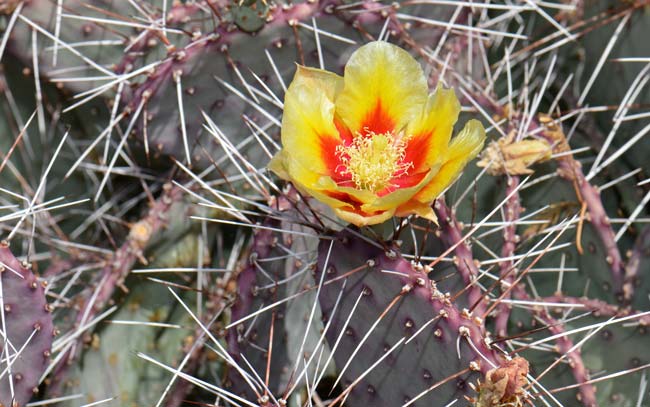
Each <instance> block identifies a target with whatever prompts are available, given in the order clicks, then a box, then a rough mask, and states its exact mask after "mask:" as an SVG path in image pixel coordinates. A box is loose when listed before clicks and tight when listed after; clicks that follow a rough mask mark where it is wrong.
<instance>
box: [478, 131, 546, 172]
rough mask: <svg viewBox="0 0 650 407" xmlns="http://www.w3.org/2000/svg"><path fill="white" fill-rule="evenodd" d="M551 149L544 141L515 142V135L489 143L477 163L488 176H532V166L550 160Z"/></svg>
mask: <svg viewBox="0 0 650 407" xmlns="http://www.w3.org/2000/svg"><path fill="white" fill-rule="evenodd" d="M551 153H552V148H551V146H550V145H549V144H548V142H546V140H540V139H527V140H519V141H515V133H514V132H511V133H510V134H508V137H504V138H500V139H499V140H497V141H493V142H491V143H490V144H489V145H488V146H487V147H486V149H485V150H483V153H481V160H480V161H479V162H478V163H477V165H478V166H479V167H483V168H485V167H487V172H488V174H490V175H506V174H508V175H525V174H532V173H533V170H532V169H531V168H530V167H531V166H533V165H534V164H537V163H541V162H544V161H547V160H549V159H550V158H551Z"/></svg>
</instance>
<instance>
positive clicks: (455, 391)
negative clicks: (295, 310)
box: [316, 231, 502, 407]
mask: <svg viewBox="0 0 650 407" xmlns="http://www.w3.org/2000/svg"><path fill="white" fill-rule="evenodd" d="M335 237H336V239H335V240H334V241H333V242H332V241H329V240H327V241H322V242H321V244H320V247H319V258H318V271H317V273H318V275H317V278H316V280H319V279H320V277H321V276H322V274H321V273H326V275H325V279H324V283H323V286H322V291H321V295H320V297H319V302H320V305H321V308H322V310H323V315H324V318H325V319H327V320H328V321H330V320H331V322H332V323H331V326H330V329H328V331H327V332H326V338H327V340H328V342H329V344H330V346H331V348H332V349H333V355H334V360H335V363H336V367H337V369H338V371H339V372H340V375H341V379H342V382H341V384H342V385H343V387H344V388H345V390H344V393H343V395H344V396H346V397H347V402H348V403H349V405H354V406H357V405H372V406H378V407H382V406H397V405H404V403H410V402H412V403H413V404H406V405H436V406H438V405H440V406H442V405H446V404H447V403H449V402H451V401H453V400H454V399H456V398H461V399H462V397H463V396H465V395H468V396H469V395H470V394H471V392H472V390H471V389H470V386H469V385H468V384H469V381H475V379H476V378H477V377H476V376H477V375H478V373H479V371H480V372H483V373H485V372H487V371H488V370H489V369H492V368H493V367H496V366H500V364H501V363H502V358H501V357H500V355H499V354H497V353H496V352H495V351H494V350H493V349H491V348H490V346H489V339H488V336H487V335H486V333H485V331H484V330H483V325H482V321H481V320H480V319H477V318H476V317H474V316H472V314H471V313H470V312H469V311H468V310H466V309H464V310H459V309H458V308H457V307H456V306H455V304H454V302H453V299H452V296H451V295H450V294H448V293H447V294H444V293H442V292H440V291H439V290H438V289H437V287H436V284H435V282H434V281H432V280H430V279H429V278H428V276H427V274H426V273H425V270H424V268H423V267H421V266H419V265H415V264H412V263H410V262H409V261H407V260H405V259H404V258H403V257H402V255H401V254H400V253H399V250H398V248H397V247H395V246H387V247H382V246H381V245H379V244H371V243H368V242H367V241H366V240H364V239H363V238H361V237H359V235H358V234H354V233H352V232H349V231H343V232H341V233H339V234H338V235H336V236H335ZM341 291H342V292H341ZM339 296H340V300H339ZM337 302H338V304H337ZM335 308H336V312H335V313H334V314H332V311H333V310H334V309H335ZM380 359H381V361H380ZM415 399H417V401H415Z"/></svg>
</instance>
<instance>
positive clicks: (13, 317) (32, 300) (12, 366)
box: [0, 242, 54, 407]
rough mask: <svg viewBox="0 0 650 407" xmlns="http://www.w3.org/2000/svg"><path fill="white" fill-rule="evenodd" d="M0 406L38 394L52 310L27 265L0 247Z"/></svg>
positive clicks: (47, 357) (49, 341)
mask: <svg viewBox="0 0 650 407" xmlns="http://www.w3.org/2000/svg"><path fill="white" fill-rule="evenodd" d="M0 298H1V299H2V304H1V305H2V308H1V310H0V313H1V315H0V316H1V317H2V318H1V320H0V322H1V323H2V325H1V326H0V333H2V335H1V340H0V354H1V355H2V359H1V361H0V371H1V374H0V405H3V406H16V407H22V406H24V405H25V404H27V403H28V402H29V400H31V398H32V397H33V396H34V394H37V393H38V386H39V384H40V382H41V380H42V377H41V376H42V375H43V373H44V372H45V369H46V368H47V366H48V364H49V361H50V350H51V348H52V340H53V337H54V325H53V323H52V309H51V308H50V306H49V305H48V303H47V300H46V299H45V292H44V287H43V284H42V282H41V281H39V280H38V279H37V278H36V276H35V275H34V274H33V273H32V271H31V270H30V265H29V264H27V263H22V262H20V261H19V260H18V259H16V258H15V257H14V256H13V254H12V253H11V251H10V250H9V246H8V244H7V243H6V242H1V243H0Z"/></svg>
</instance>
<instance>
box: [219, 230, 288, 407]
mask: <svg viewBox="0 0 650 407" xmlns="http://www.w3.org/2000/svg"><path fill="white" fill-rule="evenodd" d="M267 226H276V227H277V224H276V223H274V222H268V223H267ZM281 239H282V235H281V234H280V233H278V232H274V231H271V230H268V229H259V230H256V232H255V234H254V236H253V241H252V243H251V249H250V254H249V259H248V261H247V262H246V264H245V266H244V268H243V269H242V270H241V272H240V273H239V276H238V278H237V301H236V303H235V305H234V306H233V308H232V320H233V321H237V320H240V319H242V318H244V317H246V316H247V315H249V314H251V313H253V312H256V311H259V310H260V309H261V308H263V307H265V306H268V305H270V304H272V303H274V302H276V301H278V300H281V299H283V298H285V297H286V292H285V291H286V285H285V284H278V283H279V282H280V281H281V280H282V279H283V276H284V273H285V263H286V261H285V260H284V258H285V257H286V255H287V253H286V252H285V251H283V250H282V249H281V245H282V243H283V242H282V240H281ZM285 309H286V307H285V306H284V305H280V306H277V307H275V308H273V310H268V311H266V312H262V313H260V314H259V315H258V316H257V317H255V318H252V319H248V320H247V321H244V322H242V323H241V324H238V325H236V326H235V327H233V328H231V329H230V330H229V331H228V335H227V341H228V351H229V352H230V353H231V355H232V356H233V358H234V359H235V360H236V361H237V362H238V363H239V365H240V366H245V363H244V362H243V360H242V356H244V357H245V358H246V360H247V361H248V362H249V363H250V364H251V365H252V366H253V367H254V368H255V371H256V372H257V373H258V374H259V375H260V376H261V377H262V378H264V376H265V372H266V367H267V362H268V359H269V354H268V348H269V339H270V335H271V328H272V327H273V328H274V334H273V349H272V355H270V359H271V364H270V371H269V373H270V377H269V379H270V380H269V389H270V390H271V391H272V392H281V391H282V390H283V389H284V387H283V384H284V385H286V382H285V383H283V380H282V375H283V372H285V371H286V370H287V369H289V368H290V362H289V359H288V358H287V356H286V355H287V341H286V334H285V332H284V329H283V324H284V322H283V318H284V312H285ZM274 314H275V315H274ZM229 380H230V382H231V383H230V384H231V386H232V391H233V392H235V393H237V394H241V395H245V396H246V397H248V398H249V399H253V400H254V399H256V398H257V397H256V395H255V394H254V392H253V391H252V389H251V388H250V387H249V385H248V383H246V382H245V381H244V379H243V378H242V377H241V375H240V374H239V373H238V372H237V371H236V370H235V369H232V368H231V370H230V371H229ZM258 392H259V393H260V394H259V395H261V394H262V393H263V392H264V391H263V390H261V389H258Z"/></svg>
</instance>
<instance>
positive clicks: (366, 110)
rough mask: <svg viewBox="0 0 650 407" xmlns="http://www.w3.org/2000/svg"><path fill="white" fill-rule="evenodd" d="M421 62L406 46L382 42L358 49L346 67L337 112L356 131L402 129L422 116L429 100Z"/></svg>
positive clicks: (337, 102) (337, 100)
mask: <svg viewBox="0 0 650 407" xmlns="http://www.w3.org/2000/svg"><path fill="white" fill-rule="evenodd" d="M427 93H428V87H427V81H426V78H425V77H424V73H423V72H422V68H421V67H420V64H419V63H418V62H417V61H416V60H415V59H414V58H413V57H412V56H411V55H410V54H409V53H408V52H406V51H404V50H403V49H401V48H399V47H397V46H395V45H392V44H389V43H387V42H383V41H376V42H371V43H369V44H366V45H364V46H362V47H361V48H359V49H358V50H356V51H355V52H354V53H353V54H352V56H351V57H350V60H349V61H348V63H347V65H346V66H345V74H344V86H343V90H342V91H341V93H340V94H339V96H338V97H337V99H336V112H337V114H338V115H339V116H340V117H341V119H342V120H343V122H344V123H345V124H346V125H347V126H348V128H349V129H350V130H352V132H353V134H354V133H355V132H362V130H363V129H365V128H367V129H368V130H369V131H372V132H375V133H377V134H380V133H385V132H387V131H393V130H396V129H397V130H401V129H403V128H404V127H406V124H407V123H408V122H409V121H411V120H413V119H414V118H415V117H417V116H418V115H420V112H421V111H422V106H424V104H425V103H426V100H427Z"/></svg>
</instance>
